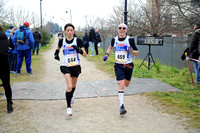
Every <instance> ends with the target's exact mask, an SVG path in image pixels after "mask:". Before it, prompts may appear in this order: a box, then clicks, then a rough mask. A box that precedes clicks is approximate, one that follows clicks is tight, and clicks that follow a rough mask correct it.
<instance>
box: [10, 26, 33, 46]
mask: <svg viewBox="0 0 200 133" xmlns="http://www.w3.org/2000/svg"><path fill="white" fill-rule="evenodd" d="M20 30H26V43H24V44H20V43H16V45H17V50H27V49H33V47H34V43H35V40H34V37H33V34H32V32H31V31H30V30H29V29H28V28H27V27H26V26H21V27H20V29H18V30H17V31H16V32H15V35H14V38H15V42H17V34H18V32H19V31H20Z"/></svg>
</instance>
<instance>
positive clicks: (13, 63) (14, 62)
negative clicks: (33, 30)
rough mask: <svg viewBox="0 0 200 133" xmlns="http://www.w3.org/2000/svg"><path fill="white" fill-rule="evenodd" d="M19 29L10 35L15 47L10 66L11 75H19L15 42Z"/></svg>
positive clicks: (14, 29) (13, 30)
mask: <svg viewBox="0 0 200 133" xmlns="http://www.w3.org/2000/svg"><path fill="white" fill-rule="evenodd" d="M16 30H17V28H13V29H12V31H11V33H10V43H12V44H11V45H12V46H13V50H12V61H11V65H10V72H11V73H17V47H16V42H15V37H14V35H15V32H16Z"/></svg>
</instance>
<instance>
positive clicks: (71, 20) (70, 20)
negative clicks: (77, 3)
mask: <svg viewBox="0 0 200 133" xmlns="http://www.w3.org/2000/svg"><path fill="white" fill-rule="evenodd" d="M69 12H70V23H72V12H71V8H70V9H69ZM65 13H68V11H66V12H65Z"/></svg>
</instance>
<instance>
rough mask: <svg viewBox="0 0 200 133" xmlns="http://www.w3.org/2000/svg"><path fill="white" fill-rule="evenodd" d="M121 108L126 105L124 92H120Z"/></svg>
mask: <svg viewBox="0 0 200 133" xmlns="http://www.w3.org/2000/svg"><path fill="white" fill-rule="evenodd" d="M118 94H119V102H120V107H121V106H122V104H124V91H118Z"/></svg>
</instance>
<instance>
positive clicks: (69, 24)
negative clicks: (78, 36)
mask: <svg viewBox="0 0 200 133" xmlns="http://www.w3.org/2000/svg"><path fill="white" fill-rule="evenodd" d="M68 26H71V27H72V28H73V30H74V29H75V28H74V25H73V24H71V23H68V24H66V25H65V27H64V30H66V28H67V27H68Z"/></svg>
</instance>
